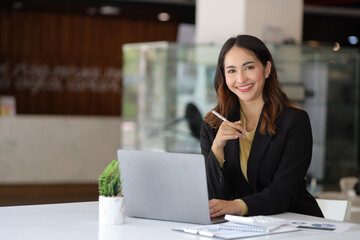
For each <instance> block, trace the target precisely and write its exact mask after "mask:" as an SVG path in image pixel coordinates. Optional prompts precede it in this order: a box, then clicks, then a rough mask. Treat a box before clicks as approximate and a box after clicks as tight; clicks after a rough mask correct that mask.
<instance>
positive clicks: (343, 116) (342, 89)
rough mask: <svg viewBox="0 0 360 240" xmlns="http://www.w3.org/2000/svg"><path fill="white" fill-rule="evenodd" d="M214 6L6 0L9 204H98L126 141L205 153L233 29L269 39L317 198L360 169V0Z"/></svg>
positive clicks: (0, 104)
mask: <svg viewBox="0 0 360 240" xmlns="http://www.w3.org/2000/svg"><path fill="white" fill-rule="evenodd" d="M289 2H290V3H289ZM284 3H286V4H284ZM218 4H219V3H216V1H206V0H146V1H145V0H143V1H137V0H133V1H123V0H118V1H100V0H92V1H90V0H88V1H85V0H73V1H67V0H63V1H45V0H42V1H40V0H24V1H1V2H0V109H1V115H0V206H7V205H19V204H39V203H55V202H70V201H90V200H97V198H98V192H97V177H98V176H99V174H100V173H101V172H102V170H103V169H104V167H105V166H106V165H107V164H108V163H109V162H110V161H111V160H113V159H116V150H117V149H119V148H123V149H141V150H152V151H171V152H191V153H199V151H200V147H199V136H198V135H199V125H200V124H201V119H202V118H203V116H204V115H205V114H206V113H207V112H208V111H209V110H210V109H211V108H212V107H213V106H214V104H215V93H214V91H213V83H212V80H213V76H214V71H215V65H216V60H217V55H218V53H219V49H220V47H221V44H222V43H223V42H224V41H225V40H226V39H227V38H228V37H230V36H232V35H236V34H253V35H256V36H258V37H260V38H261V39H263V40H264V41H265V42H266V44H267V45H268V47H269V49H270V51H271V52H272V54H273V56H274V59H275V63H276V65H277V68H278V71H279V80H280V83H281V85H282V88H283V89H284V91H285V92H286V93H287V94H288V95H289V97H290V98H291V99H292V100H293V101H295V102H296V103H297V104H298V105H300V106H301V107H303V108H304V109H305V110H306V111H307V112H308V113H309V115H310V118H311V122H312V126H313V135H314V152H313V161H312V165H311V167H310V169H309V174H308V180H309V189H310V190H311V191H312V193H313V194H321V193H323V192H329V191H334V192H340V191H341V189H340V185H339V181H340V179H341V178H343V177H354V178H356V177H358V174H359V163H360V159H359V154H358V152H359V133H360V130H359V110H360V107H359V67H360V63H359V59H360V58H359V56H360V55H359V54H360V53H359V46H360V43H359V39H358V38H359V37H360V28H359V27H358V26H360V1H354V0H327V1H325V0H304V1H298V0H294V1H287V2H285V1H284V0H267V1H264V0H255V1H249V0H243V1H237V2H235V1H231V0H226V1H224V3H223V5H224V6H221V5H218ZM227 4H228V5H227ZM229 4H230V6H232V7H229ZM231 4H235V5H236V7H234V6H233V5H231ZM238 4H239V5H238ZM266 4H270V5H269V6H270V7H268V5H266ZM281 6H283V7H281ZM237 7H238V8H237ZM229 8H232V9H234V11H235V12H234V13H235V14H234V16H231V14H230V13H229V12H228V11H230V10H229ZM230 12H231V11H230ZM220 13H221V14H223V15H221V14H220ZM279 13H281V14H279ZM217 14H220V15H219V16H218V15H217ZM266 14H270V15H269V16H267V15H266ZM235 15H236V16H235ZM274 15H277V16H274ZM227 16H230V17H234V20H233V21H232V20H231V18H227V19H226V20H228V21H227V25H226V27H222V25H221V24H220V23H221V20H220V18H221V17H223V18H226V17H227ZM218 17H220V18H218ZM226 31H228V32H226ZM310 182H311V183H312V184H311V185H310Z"/></svg>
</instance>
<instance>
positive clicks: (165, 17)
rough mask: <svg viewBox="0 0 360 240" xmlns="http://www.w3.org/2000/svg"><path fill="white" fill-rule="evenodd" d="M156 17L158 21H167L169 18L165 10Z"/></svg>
mask: <svg viewBox="0 0 360 240" xmlns="http://www.w3.org/2000/svg"><path fill="white" fill-rule="evenodd" d="M158 19H159V21H162V22H166V21H169V19H170V14H168V13H166V12H162V13H159V15H158Z"/></svg>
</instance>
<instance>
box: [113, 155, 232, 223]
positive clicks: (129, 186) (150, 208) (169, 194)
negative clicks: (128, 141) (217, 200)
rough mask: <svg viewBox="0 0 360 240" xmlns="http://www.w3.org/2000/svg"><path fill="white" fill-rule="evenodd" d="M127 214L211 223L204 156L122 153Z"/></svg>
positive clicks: (121, 163) (220, 219) (122, 174)
mask: <svg viewBox="0 0 360 240" xmlns="http://www.w3.org/2000/svg"><path fill="white" fill-rule="evenodd" d="M117 156H118V161H119V168H120V170H121V179H122V181H123V195H124V196H125V198H126V208H125V211H126V215H127V216H129V217H139V218H149V219H158V220H166V221H176V222H187V223H196V224H211V223H218V222H224V221H225V220H224V218H216V219H211V218H210V213H209V204H208V192H207V183H206V172H205V161H204V157H203V156H202V155H201V154H187V153H168V152H150V151H136V150H118V152H117Z"/></svg>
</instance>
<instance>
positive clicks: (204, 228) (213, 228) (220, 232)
mask: <svg viewBox="0 0 360 240" xmlns="http://www.w3.org/2000/svg"><path fill="white" fill-rule="evenodd" d="M221 224H226V223H221ZM221 224H211V225H194V226H189V227H185V228H184V227H182V228H174V229H173V230H174V231H180V232H185V233H190V234H198V235H201V236H206V237H216V238H222V239H239V238H248V237H254V236H262V235H270V234H279V233H285V232H294V231H299V230H300V229H297V228H294V227H293V226H290V225H287V226H283V227H280V228H278V229H277V230H274V231H272V232H250V231H239V230H229V229H222V228H220V227H219V225H221Z"/></svg>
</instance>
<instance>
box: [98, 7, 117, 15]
mask: <svg viewBox="0 0 360 240" xmlns="http://www.w3.org/2000/svg"><path fill="white" fill-rule="evenodd" d="M99 12H100V14H102V15H119V14H120V12H121V10H120V8H119V7H113V6H103V7H101V8H100V10H99Z"/></svg>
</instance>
